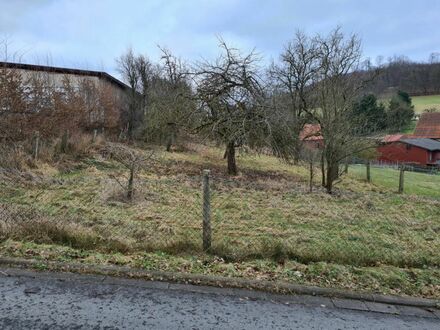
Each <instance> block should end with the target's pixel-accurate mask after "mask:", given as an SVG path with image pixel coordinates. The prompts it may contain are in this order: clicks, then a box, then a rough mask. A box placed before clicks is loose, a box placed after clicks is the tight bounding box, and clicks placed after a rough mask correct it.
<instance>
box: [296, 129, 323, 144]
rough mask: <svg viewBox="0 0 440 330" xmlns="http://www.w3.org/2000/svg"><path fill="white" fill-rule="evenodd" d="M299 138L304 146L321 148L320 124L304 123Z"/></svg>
mask: <svg viewBox="0 0 440 330" xmlns="http://www.w3.org/2000/svg"><path fill="white" fill-rule="evenodd" d="M299 138H300V140H301V141H302V143H303V145H304V146H305V147H306V148H312V149H315V148H321V147H322V146H323V145H324V137H323V136H322V134H321V125H319V124H305V125H304V127H303V129H302V131H301V133H300V134H299Z"/></svg>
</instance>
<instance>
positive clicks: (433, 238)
mask: <svg viewBox="0 0 440 330" xmlns="http://www.w3.org/2000/svg"><path fill="white" fill-rule="evenodd" d="M104 149H105V148H101V147H97V148H96V149H95V151H92V152H95V155H94V156H93V157H88V158H85V159H83V160H82V161H80V162H76V163H75V162H72V163H71V165H70V167H69V170H68V171H64V170H63V171H59V172H57V171H56V169H52V170H49V169H46V170H45V171H44V173H41V175H42V176H43V177H44V180H41V182H39V183H38V184H36V185H30V184H28V183H26V182H22V183H20V184H14V183H13V181H6V182H4V183H3V184H1V185H2V186H1V188H2V189H1V191H0V202H1V201H3V203H7V204H8V205H18V206H20V207H24V208H27V207H29V205H33V207H34V208H36V209H37V211H38V212H39V213H40V214H42V215H44V217H45V219H46V220H45V221H47V222H45V221H43V222H42V223H41V227H42V228H43V229H42V230H41V232H40V233H38V231H37V233H36V234H35V235H30V234H29V233H28V232H26V231H25V230H22V229H20V230H18V229H16V234H15V235H12V234H10V235H9V236H8V235H6V236H8V237H9V238H13V239H14V240H15V241H17V240H20V241H24V242H29V241H32V242H37V243H52V244H60V245H67V246H75V247H78V248H80V249H86V250H89V251H121V252H123V251H125V252H124V253H127V251H129V252H130V253H143V252H146V251H150V252H157V251H162V252H167V253H170V254H172V255H174V256H176V258H178V257H177V256H179V255H180V256H182V257H179V258H184V259H185V258H187V257H186V256H187V255H188V253H190V254H199V255H203V256H205V257H207V256H206V255H205V254H203V253H202V251H201V245H202V244H201V236H202V235H201V228H202V216H201V210H202V207H201V205H202V196H201V172H202V170H203V169H205V168H209V169H211V171H212V228H213V247H212V251H211V253H212V254H214V255H216V256H217V257H219V258H221V259H222V260H224V262H225V265H222V267H231V266H228V265H229V263H231V264H234V265H235V264H236V263H240V264H241V263H244V264H248V263H253V264H258V263H260V262H262V261H261V260H272V261H271V262H274V263H275V264H276V265H281V266H280V267H282V269H284V271H288V265H290V264H291V263H292V262H296V263H298V264H299V265H302V266H301V267H306V268H307V269H309V271H310V274H309V275H308V276H309V279H308V282H310V281H312V282H313V281H314V280H313V276H318V277H319V276H323V278H329V277H331V276H332V275H331V272H330V273H329V274H326V273H325V272H326V271H327V269H324V270H322V272H323V273H322V274H319V273H316V274H315V273H314V272H315V271H316V272H317V269H318V268H319V267H314V266H312V265H315V264H317V263H326V264H331V265H339V266H334V267H336V268H337V267H342V268H341V269H344V270H343V271H342V270H341V272H340V273H338V274H339V275H338V279H337V281H338V283H342V282H344V280H343V279H342V277H343V275H341V274H343V273H344V272H347V270H346V267H362V269H364V268H365V267H370V268H369V269H370V270H377V271H378V272H379V273H380V272H385V271H386V269H388V268H389V267H394V268H393V269H396V271H395V272H394V270H393V274H394V275H393V276H397V275H395V274H398V271H397V270H398V269H402V271H403V270H404V269H408V268H414V269H418V270H420V272H422V273H423V274H425V275H426V274H428V271H427V270H426V273H424V272H425V271H424V269H428V268H434V269H438V267H439V266H440V255H439V254H438V251H439V250H440V238H439V235H438V233H439V232H440V200H438V199H435V198H425V197H423V196H418V195H397V194H395V193H393V192H392V191H389V190H388V189H381V188H380V187H377V186H374V185H369V184H367V183H365V182H362V181H359V180H356V179H354V178H352V177H347V178H344V180H343V182H341V183H340V184H339V187H338V188H337V193H336V194H335V195H333V196H330V195H327V194H325V193H324V192H323V191H322V190H321V189H320V188H319V185H318V182H319V177H317V178H316V180H317V182H316V187H315V191H314V192H313V193H312V194H310V193H307V182H306V181H307V170H306V169H305V168H303V167H295V166H290V165H287V164H283V163H279V162H278V161H277V160H275V159H274V158H272V157H269V156H263V155H261V156H258V155H252V154H240V155H239V157H238V163H239V166H240V169H241V173H240V174H239V175H238V176H236V177H232V178H231V177H228V176H227V175H225V172H226V171H225V164H224V160H223V159H222V151H221V150H219V149H215V148H212V147H209V148H208V147H203V146H199V145H194V146H190V148H188V149H189V150H190V151H187V152H184V153H165V152H161V151H160V150H157V151H156V152H157V157H156V160H155V161H154V163H153V164H152V166H151V167H149V168H146V169H144V170H142V171H141V172H140V173H139V175H138V177H137V178H136V181H135V184H136V186H135V189H136V190H135V199H134V200H132V201H128V200H126V199H125V198H124V197H123V191H122V190H121V188H120V187H118V185H117V184H116V183H115V181H114V180H113V179H112V178H111V176H112V175H115V173H119V172H121V171H123V170H124V169H123V168H122V167H121V165H120V164H118V163H117V162H115V161H112V160H111V159H109V158H108V157H107V155H106V153H105V152H101V151H102V150H104ZM92 152H91V153H92ZM138 152H141V153H142V152H145V150H143V149H138ZM47 219H49V220H47ZM52 219H64V220H65V219H74V220H69V222H63V224H62V225H60V224H59V223H57V222H55V223H56V225H55V223H54V222H51V221H53V220H52ZM48 223H49V224H48ZM37 225H38V226H39V225H40V223H37V224H36V225H35V226H37ZM47 226H51V227H54V228H56V229H55V230H54V231H51V230H49V229H48V228H47ZM31 227H32V226H31ZM66 232H67V233H66ZM74 232H75V233H78V235H79V237H76V236H75V235H76V234H74ZM47 233H49V234H47ZM69 235H70V236H69ZM72 236H75V237H72ZM82 237H85V238H84V239H83V238H82ZM86 242H89V243H86ZM90 242H91V243H90ZM90 253H91V252H90ZM185 260H187V259H185ZM258 260H260V261H258ZM304 265H308V266H304ZM176 267H177V266H176ZM285 267H287V268H285ZM312 269H313V271H312ZM196 270H197V267H196V268H195V270H194V271H196ZM222 271H224V270H222ZM430 272H431V271H430ZM243 273H245V272H244V270H243V269H240V270H239V271H237V274H241V275H243ZM257 273H259V272H257ZM367 273H368V272H367ZM422 273H421V275H420V276H422ZM365 274H366V273H365ZM365 274H364V275H365ZM368 274H369V275H368V276H373V275H371V273H368ZM381 274H382V273H381ZM433 274H436V272H435V271H434V272H433ZM364 275H362V276H364ZM425 275H423V276H425ZM280 276H281V275H280ZM289 276H290V275H289ZM339 276H341V278H339ZM350 276H353V277H356V274H351V275H350ZM365 276H367V275H365ZM380 276H382V275H380ZM383 276H385V275H383ZM406 276H407V275H405V276H403V275H402V277H401V278H399V279H398V280H396V281H397V282H398V281H401V284H398V285H399V286H404V285H407V281H409V280H410V279H408V278H407V277H406ZM426 276H428V275H426ZM281 277H282V276H281ZM385 277H386V276H385ZM359 281H367V280H366V278H362V280H359ZM427 281H428V280H427ZM433 281H434V282H435V283H438V279H436V280H433ZM434 282H432V283H434ZM344 283H345V282H344ZM390 283H391V282H390ZM432 283H431V284H432ZM431 284H429V283H427V284H426V285H427V286H429V285H431ZM387 285H388V284H387ZM389 285H391V284H389ZM435 285H438V284H435ZM411 290H412V289H411ZM414 290H415V289H414ZM408 292H409V291H408Z"/></svg>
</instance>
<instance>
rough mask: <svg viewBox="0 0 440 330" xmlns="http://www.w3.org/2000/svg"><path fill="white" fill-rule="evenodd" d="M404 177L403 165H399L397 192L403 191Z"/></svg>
mask: <svg viewBox="0 0 440 330" xmlns="http://www.w3.org/2000/svg"><path fill="white" fill-rule="evenodd" d="M404 178H405V166H404V165H402V166H400V174H399V190H398V192H399V194H401V193H403V186H404Z"/></svg>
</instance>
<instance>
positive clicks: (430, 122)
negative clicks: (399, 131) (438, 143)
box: [414, 112, 440, 140]
mask: <svg viewBox="0 0 440 330" xmlns="http://www.w3.org/2000/svg"><path fill="white" fill-rule="evenodd" d="M414 136H415V137H418V138H427V139H436V140H440V112H427V113H423V114H422V115H421V117H420V119H419V121H418V122H417V126H416V129H415V131H414Z"/></svg>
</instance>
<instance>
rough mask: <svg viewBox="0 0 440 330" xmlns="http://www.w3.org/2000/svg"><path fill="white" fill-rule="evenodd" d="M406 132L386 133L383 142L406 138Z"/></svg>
mask: <svg viewBox="0 0 440 330" xmlns="http://www.w3.org/2000/svg"><path fill="white" fill-rule="evenodd" d="M405 137H406V135H405V134H394V135H385V136H384V137H383V139H382V142H383V143H391V142H397V141H400V140H401V139H402V138H405Z"/></svg>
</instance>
